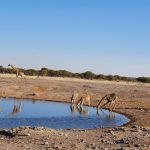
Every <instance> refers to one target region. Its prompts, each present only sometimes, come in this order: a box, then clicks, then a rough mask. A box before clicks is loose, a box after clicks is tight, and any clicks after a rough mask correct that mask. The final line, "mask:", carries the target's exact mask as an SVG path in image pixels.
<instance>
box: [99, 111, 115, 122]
mask: <svg viewBox="0 0 150 150" xmlns="http://www.w3.org/2000/svg"><path fill="white" fill-rule="evenodd" d="M96 115H97V116H98V117H100V118H103V116H105V118H106V119H109V120H114V119H115V117H116V116H115V113H113V112H111V111H109V113H106V112H105V110H104V111H103V109H100V112H99V110H98V109H97V112H96Z"/></svg>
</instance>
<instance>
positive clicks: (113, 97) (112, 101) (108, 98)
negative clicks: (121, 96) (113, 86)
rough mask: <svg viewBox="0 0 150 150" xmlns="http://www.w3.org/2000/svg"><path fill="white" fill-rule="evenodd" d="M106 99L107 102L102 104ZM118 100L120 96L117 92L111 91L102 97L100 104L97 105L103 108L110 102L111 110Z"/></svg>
mask: <svg viewBox="0 0 150 150" xmlns="http://www.w3.org/2000/svg"><path fill="white" fill-rule="evenodd" d="M103 101H105V103H104V104H103V105H101V103H102V102H103ZM117 101H118V97H117V95H116V94H115V93H111V94H106V95H105V96H104V97H102V99H101V100H100V101H99V103H98V105H97V109H99V108H102V107H104V106H106V105H107V104H109V110H110V111H112V110H114V109H115V106H116V103H117Z"/></svg>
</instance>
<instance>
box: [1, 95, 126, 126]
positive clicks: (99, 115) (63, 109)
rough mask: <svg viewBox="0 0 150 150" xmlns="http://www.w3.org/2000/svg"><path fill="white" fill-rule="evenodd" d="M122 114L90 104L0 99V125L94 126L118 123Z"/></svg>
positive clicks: (124, 119) (120, 121) (121, 119)
mask: <svg viewBox="0 0 150 150" xmlns="http://www.w3.org/2000/svg"><path fill="white" fill-rule="evenodd" d="M127 122H129V119H128V118H126V117H125V116H123V115H121V114H118V113H114V112H109V111H108V110H104V109H102V110H99V111H98V112H97V109H96V108H93V107H86V106H83V107H76V105H70V104H67V103H58V102H47V101H32V100H16V99H13V98H9V99H1V101H0V128H12V127H18V126H34V127H36V126H43V127H48V128H53V129H93V128H100V127H115V126H121V125H123V124H125V123H127Z"/></svg>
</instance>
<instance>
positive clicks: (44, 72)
mask: <svg viewBox="0 0 150 150" xmlns="http://www.w3.org/2000/svg"><path fill="white" fill-rule="evenodd" d="M19 69H20V71H21V72H23V73H24V74H25V75H28V76H48V77H70V78H71V77H72V78H81V79H89V80H93V79H97V80H109V81H133V82H137V81H138V82H143V83H150V77H138V78H134V77H124V76H119V75H104V74H94V73H93V72H91V71H86V72H84V73H72V72H69V71H66V70H51V69H48V68H41V69H40V70H35V69H22V68H19ZM0 73H8V74H13V73H15V72H14V70H13V69H12V68H4V67H3V66H0Z"/></svg>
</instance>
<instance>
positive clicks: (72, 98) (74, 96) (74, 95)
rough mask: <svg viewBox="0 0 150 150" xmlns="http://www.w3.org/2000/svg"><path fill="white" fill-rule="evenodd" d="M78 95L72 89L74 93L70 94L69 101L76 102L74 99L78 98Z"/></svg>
mask: <svg viewBox="0 0 150 150" xmlns="http://www.w3.org/2000/svg"><path fill="white" fill-rule="evenodd" d="M78 97H79V94H78V92H75V91H74V93H73V94H72V96H71V103H72V104H76V101H77V100H78Z"/></svg>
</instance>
